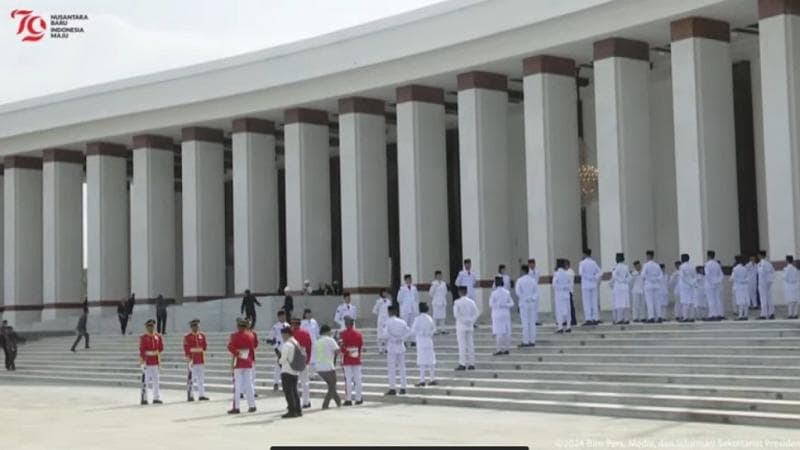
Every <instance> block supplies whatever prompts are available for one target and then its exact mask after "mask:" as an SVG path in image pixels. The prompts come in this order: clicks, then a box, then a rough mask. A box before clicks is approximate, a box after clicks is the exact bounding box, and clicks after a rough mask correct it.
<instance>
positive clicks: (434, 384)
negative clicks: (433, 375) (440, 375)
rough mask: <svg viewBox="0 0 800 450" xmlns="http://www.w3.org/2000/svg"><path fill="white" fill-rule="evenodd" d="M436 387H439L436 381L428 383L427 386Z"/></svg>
mask: <svg viewBox="0 0 800 450" xmlns="http://www.w3.org/2000/svg"><path fill="white" fill-rule="evenodd" d="M438 385H439V382H438V381H436V380H433V381H431V382H430V383H428V386H438Z"/></svg>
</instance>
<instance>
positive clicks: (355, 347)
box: [339, 328, 364, 366]
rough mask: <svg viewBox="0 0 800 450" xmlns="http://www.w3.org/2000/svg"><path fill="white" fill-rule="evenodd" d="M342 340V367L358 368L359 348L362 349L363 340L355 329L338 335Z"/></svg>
mask: <svg viewBox="0 0 800 450" xmlns="http://www.w3.org/2000/svg"><path fill="white" fill-rule="evenodd" d="M339 338H341V340H342V365H345V366H360V365H361V348H362V347H364V338H363V337H362V336H361V332H359V331H358V330H356V329H355V328H349V329H346V330H344V331H342V332H341V333H339Z"/></svg>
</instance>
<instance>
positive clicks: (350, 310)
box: [333, 292, 358, 332]
mask: <svg viewBox="0 0 800 450" xmlns="http://www.w3.org/2000/svg"><path fill="white" fill-rule="evenodd" d="M342 300H343V302H342V304H341V305H339V306H337V307H336V314H334V316H333V321H334V322H336V323H338V324H339V331H340V332H341V331H344V329H345V323H344V318H345V317H350V318H352V319H353V321H355V320H357V319H358V308H357V307H356V305H353V304H352V303H350V301H351V300H350V293H349V292H345V293H343V294H342Z"/></svg>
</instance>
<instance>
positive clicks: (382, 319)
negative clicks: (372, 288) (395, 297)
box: [372, 289, 392, 355]
mask: <svg viewBox="0 0 800 450" xmlns="http://www.w3.org/2000/svg"><path fill="white" fill-rule="evenodd" d="M391 306H392V300H391V299H390V298H389V291H387V290H386V289H381V294H380V296H379V297H378V299H377V300H375V306H373V307H372V314H375V315H376V316H378V323H377V330H378V332H377V340H378V354H379V355H382V354H384V353H386V341H385V340H383V339H381V330H382V329H383V326H384V325H385V324H386V321H387V320H388V319H389V307H391Z"/></svg>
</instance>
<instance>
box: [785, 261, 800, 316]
mask: <svg viewBox="0 0 800 450" xmlns="http://www.w3.org/2000/svg"><path fill="white" fill-rule="evenodd" d="M783 293H784V295H785V297H786V318H787V319H797V313H798V305H800V274H798V270H797V266H796V265H795V263H794V256H792V255H786V267H784V268H783Z"/></svg>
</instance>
